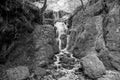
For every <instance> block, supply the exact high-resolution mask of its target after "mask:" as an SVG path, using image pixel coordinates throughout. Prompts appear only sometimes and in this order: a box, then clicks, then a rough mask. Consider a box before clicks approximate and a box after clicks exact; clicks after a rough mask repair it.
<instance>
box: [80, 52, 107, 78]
mask: <svg viewBox="0 0 120 80" xmlns="http://www.w3.org/2000/svg"><path fill="white" fill-rule="evenodd" d="M81 64H82V68H83V70H84V74H85V75H86V76H88V77H90V78H93V79H94V78H99V77H101V76H102V75H103V74H104V73H105V70H106V69H105V66H104V65H103V63H102V62H101V61H100V60H99V58H98V57H97V56H96V55H94V54H91V55H90V54H89V55H87V56H85V57H83V58H82V59H81Z"/></svg>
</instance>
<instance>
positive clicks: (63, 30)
mask: <svg viewBox="0 0 120 80" xmlns="http://www.w3.org/2000/svg"><path fill="white" fill-rule="evenodd" d="M56 14H57V15H56ZM66 16H68V15H65V16H63V17H62V18H63V20H64V19H65V18H67V19H68V17H66ZM58 19H60V18H59V14H58V13H57V12H55V20H58ZM54 27H56V28H57V30H56V32H57V33H58V37H57V39H56V40H57V41H58V43H59V44H58V45H59V50H60V52H59V54H57V55H56V58H57V59H56V62H55V63H54V65H55V66H57V71H61V72H64V73H66V75H65V76H64V77H62V78H60V79H59V80H74V79H70V77H71V76H73V72H74V71H75V69H77V68H78V67H76V66H75V67H74V68H73V69H72V70H68V69H64V68H62V66H61V64H59V62H60V55H65V54H70V57H71V58H74V57H73V55H72V54H71V53H70V52H68V51H67V47H68V42H69V35H67V30H68V28H67V25H66V24H65V23H64V21H59V20H58V21H56V23H55V24H54ZM62 34H66V35H67V45H66V48H64V49H61V39H60V36H61V35H62ZM74 59H75V58H74ZM75 60H77V59H75Z"/></svg>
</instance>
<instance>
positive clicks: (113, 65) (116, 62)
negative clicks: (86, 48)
mask: <svg viewBox="0 0 120 80" xmlns="http://www.w3.org/2000/svg"><path fill="white" fill-rule="evenodd" d="M99 59H100V60H101V61H102V62H103V64H104V66H105V67H106V69H108V70H117V71H120V54H119V52H116V51H114V52H110V51H102V52H101V53H100V56H99Z"/></svg>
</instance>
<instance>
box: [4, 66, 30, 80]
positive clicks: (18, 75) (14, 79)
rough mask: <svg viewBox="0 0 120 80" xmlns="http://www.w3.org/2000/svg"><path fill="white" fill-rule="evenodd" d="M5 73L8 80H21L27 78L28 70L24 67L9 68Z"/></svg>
mask: <svg viewBox="0 0 120 80" xmlns="http://www.w3.org/2000/svg"><path fill="white" fill-rule="evenodd" d="M6 72H7V76H8V77H9V80H22V79H25V78H26V77H28V76H29V69H28V67H26V66H18V67H15V68H10V69H8V70H7V71H6Z"/></svg>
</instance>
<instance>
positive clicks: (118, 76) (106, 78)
mask: <svg viewBox="0 0 120 80" xmlns="http://www.w3.org/2000/svg"><path fill="white" fill-rule="evenodd" d="M98 80H120V73H119V72H116V71H106V75H103V77H102V78H98Z"/></svg>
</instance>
